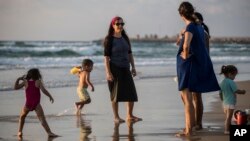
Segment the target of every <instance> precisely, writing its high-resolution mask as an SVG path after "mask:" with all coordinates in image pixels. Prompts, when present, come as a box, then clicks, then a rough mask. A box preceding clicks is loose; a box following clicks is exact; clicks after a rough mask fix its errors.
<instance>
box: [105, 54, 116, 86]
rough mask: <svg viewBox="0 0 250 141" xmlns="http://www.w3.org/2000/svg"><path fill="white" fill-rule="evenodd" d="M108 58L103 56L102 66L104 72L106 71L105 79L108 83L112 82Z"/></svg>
mask: <svg viewBox="0 0 250 141" xmlns="http://www.w3.org/2000/svg"><path fill="white" fill-rule="evenodd" d="M109 60H110V58H109V56H104V64H105V70H106V79H107V80H108V81H113V79H114V78H113V75H112V73H111V70H110V63H109Z"/></svg>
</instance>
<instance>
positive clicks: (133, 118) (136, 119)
mask: <svg viewBox="0 0 250 141" xmlns="http://www.w3.org/2000/svg"><path fill="white" fill-rule="evenodd" d="M127 121H142V118H139V117H136V116H131V117H127Z"/></svg>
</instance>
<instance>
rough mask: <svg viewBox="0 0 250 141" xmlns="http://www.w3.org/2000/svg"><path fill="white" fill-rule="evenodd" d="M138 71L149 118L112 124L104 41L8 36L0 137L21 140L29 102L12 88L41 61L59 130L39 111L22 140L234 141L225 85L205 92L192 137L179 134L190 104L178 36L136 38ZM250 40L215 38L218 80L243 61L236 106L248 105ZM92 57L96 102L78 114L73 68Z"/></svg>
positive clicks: (46, 104)
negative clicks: (182, 90) (172, 39)
mask: <svg viewBox="0 0 250 141" xmlns="http://www.w3.org/2000/svg"><path fill="white" fill-rule="evenodd" d="M132 45H133V54H134V57H135V65H136V70H137V74H138V75H137V76H136V77H134V80H135V85H136V89H137V93H138V98H139V101H138V102H136V103H135V106H134V114H135V115H136V116H138V117H141V118H143V120H142V121H139V122H136V123H128V122H126V123H122V124H114V121H113V112H112V107H111V102H110V95H109V91H108V87H107V82H106V80H105V79H106V78H105V69H104V64H103V48H102V47H101V45H100V44H96V43H94V42H63V41H33V42H32V41H23V42H15V41H6V42H1V44H0V52H1V53H0V55H1V56H0V59H1V61H0V141H2V140H3V141H15V140H19V139H18V138H17V136H16V134H17V129H18V119H19V113H20V110H21V107H22V106H23V105H24V103H25V94H24V90H13V86H14V83H15V80H16V78H18V77H19V76H22V75H24V74H25V73H26V72H27V71H28V70H29V69H30V68H33V67H36V68H39V69H40V71H41V73H42V76H43V82H44V84H45V86H46V88H47V89H48V91H49V92H50V93H51V95H52V96H53V97H54V100H55V102H54V103H53V104H51V103H50V101H49V99H48V98H47V97H46V96H45V95H42V98H41V105H42V106H43V109H44V113H45V115H46V119H47V122H48V124H49V126H50V128H51V130H52V131H53V132H54V133H56V134H58V135H60V137H57V138H48V137H47V134H46V132H45V131H44V129H43V128H42V126H41V125H40V123H39V121H38V119H37V117H36V114H35V112H30V113H29V115H28V116H27V118H26V121H25V125H24V130H23V139H22V140H23V141H45V140H49V141H51V140H53V141H69V140H70V141H71V140H72V141H75V140H81V141H89V140H90V141H110V140H113V141H118V140H121V141H122V140H130V141H152V140H155V141H166V140H168V141H183V140H190V141H197V140H199V141H210V140H220V141H228V140H229V136H228V135H224V134H223V131H224V113H223V110H222V105H221V101H220V99H219V95H218V93H219V92H211V93H204V94H202V97H203V102H204V116H203V127H204V129H203V130H202V131H199V132H196V136H193V137H191V138H178V137H175V134H176V133H177V132H179V131H181V130H182V129H183V128H184V106H183V103H182V101H181V97H180V94H179V91H178V89H177V82H176V81H175V79H174V78H175V77H176V52H177V49H178V48H177V47H176V45H175V44H174V43H163V42H160V43H159V42H152V43H144V42H140V43H132ZM249 52H250V44H211V54H210V55H211V59H212V61H213V65H214V71H215V73H216V77H217V79H218V82H220V81H221V80H222V79H223V78H224V76H223V75H219V72H220V69H221V66H222V65H227V64H233V65H235V66H237V68H238V70H239V74H238V75H237V76H236V79H235V81H236V82H237V83H238V85H239V88H240V89H246V91H247V94H246V95H239V96H238V103H237V108H238V109H245V108H250V105H249V102H248V99H249V95H250V94H249V88H248V87H249V86H250V82H249V78H250V63H249V60H250V54H249ZM84 58H90V59H92V60H93V61H94V68H93V71H92V73H91V81H92V83H93V84H94V86H95V91H94V92H90V91H89V93H90V96H91V99H92V102H91V103H90V104H88V105H86V106H85V107H84V108H83V114H82V116H80V117H79V116H76V115H75V108H74V102H76V101H78V100H79V98H78V96H77V94H76V86H77V83H78V78H77V77H76V76H74V75H71V74H70V69H71V68H72V67H73V66H77V65H80V64H81V61H82V59H84ZM119 111H120V116H121V117H122V118H124V119H125V118H126V117H125V116H126V105H125V103H120V104H119Z"/></svg>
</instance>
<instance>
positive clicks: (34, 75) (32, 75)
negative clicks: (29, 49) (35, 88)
mask: <svg viewBox="0 0 250 141" xmlns="http://www.w3.org/2000/svg"><path fill="white" fill-rule="evenodd" d="M26 79H27V80H30V79H33V80H39V79H42V75H41V73H40V71H39V69H37V68H32V69H30V70H29V71H28V72H27V76H26Z"/></svg>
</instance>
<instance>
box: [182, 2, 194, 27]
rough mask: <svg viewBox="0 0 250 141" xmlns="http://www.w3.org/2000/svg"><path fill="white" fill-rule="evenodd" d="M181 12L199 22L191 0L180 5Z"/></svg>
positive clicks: (189, 18)
mask: <svg viewBox="0 0 250 141" xmlns="http://www.w3.org/2000/svg"><path fill="white" fill-rule="evenodd" d="M178 11H179V14H180V15H181V16H183V17H185V18H186V19H187V20H190V21H192V22H194V23H197V21H196V17H195V15H194V7H193V5H192V4H191V3H190V2H187V1H184V2H182V3H181V4H180V6H179V9H178Z"/></svg>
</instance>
